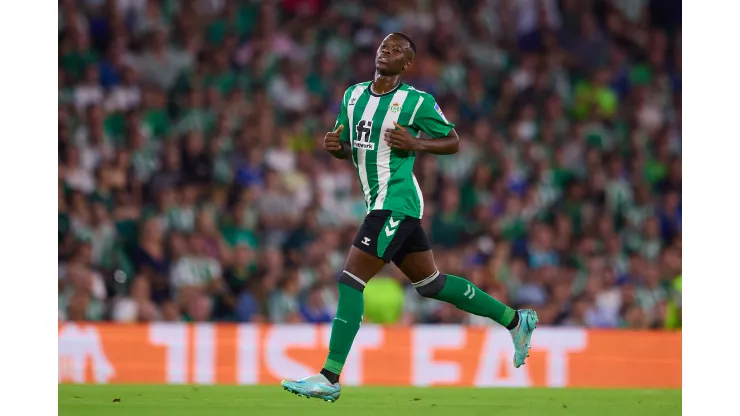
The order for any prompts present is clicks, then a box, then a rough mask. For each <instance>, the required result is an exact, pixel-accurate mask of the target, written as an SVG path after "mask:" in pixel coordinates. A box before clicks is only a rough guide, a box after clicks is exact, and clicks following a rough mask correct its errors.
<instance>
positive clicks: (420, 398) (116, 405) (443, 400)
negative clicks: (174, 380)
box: [59, 385, 681, 416]
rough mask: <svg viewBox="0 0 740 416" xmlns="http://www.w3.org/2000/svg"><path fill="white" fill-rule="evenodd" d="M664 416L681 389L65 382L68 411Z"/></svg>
mask: <svg viewBox="0 0 740 416" xmlns="http://www.w3.org/2000/svg"><path fill="white" fill-rule="evenodd" d="M381 414H389V415H403V416H417V415H418V416H433V415H449V414H452V415H455V416H465V415H495V416H501V415H512V416H514V415H515V416H543V415H547V416H550V415H555V416H557V415H563V416H566V415H567V416H581V415H583V416H587V415H588V416H593V415H599V416H608V415H615V416H617V415H619V416H624V415H629V416H640V415H646V416H647V415H649V416H663V415H666V416H668V415H671V416H672V415H680V414H681V390H581V389H509V388H505V389H504V388H502V389H489V388H480V389H474V388H440V387H435V388H395V387H394V388H383V387H346V388H343V389H342V396H341V398H340V399H339V400H338V401H337V402H336V403H326V402H324V401H321V400H317V399H305V398H300V397H297V396H295V395H293V394H291V393H289V392H287V391H284V390H283V389H282V388H281V387H280V386H208V387H206V386H145V385H142V386H138V385H136V386H135V385H108V386H103V385H98V386H96V385H60V386H59V415H61V416H88V415H90V416H92V415H95V416H99V415H106V416H123V415H126V416H129V415H130V416H149V415H152V416H155V415H156V416H162V415H178V416H201V415H202V416H206V415H208V416H210V415H218V416H230V415H235V416H236V415H239V416H245V415H275V416H278V415H279V416H282V415H290V416H308V415H321V416H331V415H342V416H360V415H372V416H379V415H381Z"/></svg>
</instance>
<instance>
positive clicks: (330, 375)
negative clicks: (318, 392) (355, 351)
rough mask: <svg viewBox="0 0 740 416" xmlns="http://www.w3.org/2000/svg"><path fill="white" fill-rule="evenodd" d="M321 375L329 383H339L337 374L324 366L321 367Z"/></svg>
mask: <svg viewBox="0 0 740 416" xmlns="http://www.w3.org/2000/svg"><path fill="white" fill-rule="evenodd" d="M321 375H323V376H324V377H326V379H327V380H329V383H331V384H336V383H339V374H337V373H335V372H333V371H329V370H327V369H326V368H322V369H321Z"/></svg>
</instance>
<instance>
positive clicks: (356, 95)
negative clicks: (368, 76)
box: [346, 85, 370, 201]
mask: <svg viewBox="0 0 740 416" xmlns="http://www.w3.org/2000/svg"><path fill="white" fill-rule="evenodd" d="M366 89H367V85H360V86H357V87H355V89H353V90H352V92H351V93H350V99H349V102H351V103H353V102H354V103H356V102H357V100H359V99H360V96H361V95H362V93H363V92H365V90H366ZM347 118H348V120H349V126H347V127H346V128H348V129H349V146H350V149H354V143H355V133H356V132H355V128H354V125H355V122H354V118H355V107H352V108H349V106H348V107H347ZM358 150H359V149H358ZM359 158H360V152H359V151H358V152H357V159H359ZM352 162H353V163H354V164H355V169H357V172H358V174H359V172H360V166H359V160H355V158H352ZM363 170H364V163H363ZM360 178H362V176H361V175H360ZM365 181H367V171H365ZM360 183H361V184H362V193H363V195H365V200H366V201H367V200H368V196H367V195H368V194H369V193H370V185H369V184H367V183H366V182H362V181H360ZM366 185H367V191H366V190H365V186H366Z"/></svg>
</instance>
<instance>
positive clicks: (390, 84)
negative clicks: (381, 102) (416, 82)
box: [370, 71, 401, 95]
mask: <svg viewBox="0 0 740 416" xmlns="http://www.w3.org/2000/svg"><path fill="white" fill-rule="evenodd" d="M400 84H401V74H398V75H390V76H389V75H380V73H379V72H377V71H376V72H375V76H374V77H373V82H372V84H371V85H370V91H372V92H373V93H374V94H378V95H383V94H387V93H389V92H391V91H393V90H395V89H396V88H398V86H399V85H400Z"/></svg>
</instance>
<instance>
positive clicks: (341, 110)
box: [332, 89, 352, 143]
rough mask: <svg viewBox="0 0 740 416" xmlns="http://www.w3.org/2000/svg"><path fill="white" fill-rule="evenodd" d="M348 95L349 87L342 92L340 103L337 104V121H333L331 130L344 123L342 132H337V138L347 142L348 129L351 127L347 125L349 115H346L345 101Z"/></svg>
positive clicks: (347, 99)
mask: <svg viewBox="0 0 740 416" xmlns="http://www.w3.org/2000/svg"><path fill="white" fill-rule="evenodd" d="M349 95H350V89H348V90H347V91H345V92H344V97H343V98H342V104H341V105H340V106H339V115H338V116H337V122H336V123H334V129H333V130H332V131H335V130H336V129H338V128H339V126H340V125H344V128H343V129H342V132H341V133H339V140H341V141H343V142H347V143H349V129H350V128H352V127H351V126H350V125H349V117H347V101H349Z"/></svg>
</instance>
